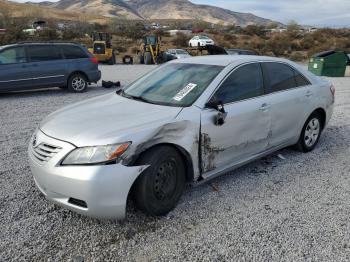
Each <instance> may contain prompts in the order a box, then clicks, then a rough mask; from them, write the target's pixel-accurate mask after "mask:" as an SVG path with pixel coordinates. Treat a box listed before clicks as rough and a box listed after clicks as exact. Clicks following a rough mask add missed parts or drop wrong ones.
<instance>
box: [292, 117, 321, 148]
mask: <svg viewBox="0 0 350 262" xmlns="http://www.w3.org/2000/svg"><path fill="white" fill-rule="evenodd" d="M321 133H322V117H321V116H320V114H318V113H317V112H315V113H313V114H312V115H311V116H310V117H309V118H308V119H307V120H306V122H305V124H304V127H303V129H302V132H301V135H300V138H299V141H298V143H297V144H296V147H297V149H298V150H300V151H302V152H310V151H312V150H313V149H314V148H315V147H316V145H317V144H318V141H319V140H320V136H321Z"/></svg>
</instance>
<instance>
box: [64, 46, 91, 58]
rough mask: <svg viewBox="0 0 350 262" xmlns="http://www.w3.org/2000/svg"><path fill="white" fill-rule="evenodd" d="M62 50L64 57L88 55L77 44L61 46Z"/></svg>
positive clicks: (84, 56)
mask: <svg viewBox="0 0 350 262" xmlns="http://www.w3.org/2000/svg"><path fill="white" fill-rule="evenodd" d="M62 50H63V55H64V57H65V58H66V59H80V58H88V55H87V54H86V53H85V52H84V51H83V49H81V48H80V47H78V46H62Z"/></svg>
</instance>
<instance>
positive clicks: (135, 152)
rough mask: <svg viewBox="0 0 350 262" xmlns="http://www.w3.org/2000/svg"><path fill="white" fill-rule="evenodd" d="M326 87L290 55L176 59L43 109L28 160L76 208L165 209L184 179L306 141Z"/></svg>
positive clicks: (315, 135) (321, 120) (329, 89)
mask: <svg viewBox="0 0 350 262" xmlns="http://www.w3.org/2000/svg"><path fill="white" fill-rule="evenodd" d="M334 92H335V90H334V87H333V86H332V85H331V84H330V83H329V82H328V81H326V80H323V79H321V78H318V77H316V76H314V75H312V74H311V73H309V72H307V71H305V70H303V69H302V68H301V67H299V66H298V65H297V64H294V63H292V62H290V61H288V60H283V59H277V58H269V57H257V56H208V57H193V58H188V59H182V60H175V61H172V62H170V63H168V64H166V65H163V66H160V67H158V68H157V69H156V70H154V71H152V72H151V73H149V74H147V75H145V76H144V77H142V78H141V79H139V80H137V81H136V82H134V83H133V84H131V85H129V86H127V87H125V88H123V89H120V90H118V91H117V93H116V94H114V93H113V94H108V95H104V96H100V97H96V98H93V99H90V100H87V101H83V102H80V103H77V104H74V105H71V106H68V107H66V108H64V109H61V110H59V111H57V112H55V113H53V114H51V115H50V116H48V117H47V118H46V119H45V120H44V121H43V122H42V123H41V124H40V126H39V127H38V129H37V130H36V132H35V133H34V135H33V137H32V139H31V142H30V145H29V159H30V167H31V170H32V173H33V175H34V179H35V183H36V185H37V187H38V188H39V189H40V191H41V192H42V193H43V194H44V195H45V196H46V197H47V198H48V199H49V200H51V201H54V202H55V203H58V204H60V205H62V206H64V207H67V208H69V209H71V210H74V211H76V212H79V213H81V214H84V215H89V216H92V217H97V218H116V219H123V218H124V217H125V212H126V211H125V210H126V203H127V199H128V197H132V198H133V199H134V202H135V203H136V206H137V207H138V208H139V209H140V210H142V211H144V212H145V213H147V214H149V215H155V216H158V215H165V214H167V213H168V212H169V211H171V210H172V209H173V208H174V207H175V206H176V204H177V202H178V201H179V199H180V197H181V194H182V193H183V190H184V187H185V184H186V183H190V182H191V183H197V182H204V181H207V180H209V179H211V178H214V177H216V176H218V175H221V174H224V173H226V172H228V171H230V170H233V169H235V168H237V167H239V166H242V165H244V164H246V163H248V162H250V161H253V160H255V159H257V158H260V157H263V156H265V155H267V154H270V153H272V152H274V151H276V150H279V149H281V148H284V147H287V146H291V145H295V146H296V147H297V148H298V149H300V150H301V151H303V152H309V151H311V150H313V149H314V147H315V146H316V145H317V143H318V141H319V139H320V135H321V133H322V130H324V128H325V126H326V124H327V123H328V121H329V120H330V118H331V115H332V111H333V104H334Z"/></svg>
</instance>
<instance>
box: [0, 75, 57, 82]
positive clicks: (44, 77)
mask: <svg viewBox="0 0 350 262" xmlns="http://www.w3.org/2000/svg"><path fill="white" fill-rule="evenodd" d="M55 77H64V75H55V76H42V77H35V78H22V79H14V80H6V81H0V83H7V82H18V81H28V80H38V79H46V78H55Z"/></svg>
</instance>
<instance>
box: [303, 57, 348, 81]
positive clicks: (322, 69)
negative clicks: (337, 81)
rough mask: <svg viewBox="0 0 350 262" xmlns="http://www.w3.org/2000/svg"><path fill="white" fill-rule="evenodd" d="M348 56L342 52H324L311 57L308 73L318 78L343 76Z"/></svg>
mask: <svg viewBox="0 0 350 262" xmlns="http://www.w3.org/2000/svg"><path fill="white" fill-rule="evenodd" d="M348 59H349V58H348V56H347V55H346V54H345V53H344V52H342V51H326V52H322V53H318V54H315V55H313V56H312V58H311V59H310V62H309V71H310V72H312V73H314V74H315V75H318V76H331V77H343V76H345V71H346V65H347V62H348Z"/></svg>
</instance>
